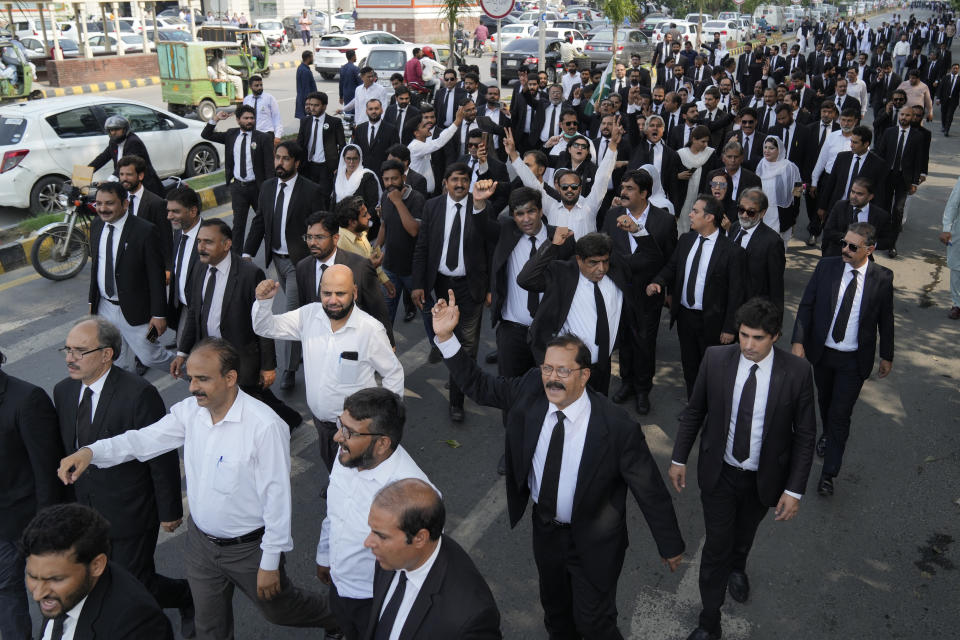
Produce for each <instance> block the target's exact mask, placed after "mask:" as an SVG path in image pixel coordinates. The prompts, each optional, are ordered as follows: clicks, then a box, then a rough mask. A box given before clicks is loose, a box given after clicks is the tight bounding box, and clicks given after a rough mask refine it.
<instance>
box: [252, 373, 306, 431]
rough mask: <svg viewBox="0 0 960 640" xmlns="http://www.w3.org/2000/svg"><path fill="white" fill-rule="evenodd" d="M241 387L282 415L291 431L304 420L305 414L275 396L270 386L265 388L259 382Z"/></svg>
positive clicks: (281, 417)
mask: <svg viewBox="0 0 960 640" xmlns="http://www.w3.org/2000/svg"><path fill="white" fill-rule="evenodd" d="M240 389H241V390H242V391H243V392H244V393H246V394H247V395H250V396H253V397H254V398H256V399H257V400H259V401H260V402H262V403H263V404H265V405H267V406H268V407H270V408H271V409H273V411H274V412H275V413H276V414H277V415H278V416H280V419H281V420H283V421H284V422H286V423H287V426H288V427H290V430H291V431H293V430H294V429H295V428H297V427H298V426H300V423H301V422H303V416H301V415H300V412H298V411H297V410H296V409H294V408H292V407H290V406H289V405H288V404H287V403H285V402H284V401H283V400H281V399H280V398H278V397H277V396H275V395H274V393H273V391H271V390H270V389H269V388H267V389H263V388H261V387H260V385H259V384H242V385H240Z"/></svg>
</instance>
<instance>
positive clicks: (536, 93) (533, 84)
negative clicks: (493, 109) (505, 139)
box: [510, 77, 544, 154]
mask: <svg viewBox="0 0 960 640" xmlns="http://www.w3.org/2000/svg"><path fill="white" fill-rule="evenodd" d="M543 110H544V104H543V102H542V101H541V100H540V85H539V83H538V82H537V80H536V78H533V77H530V78H528V79H527V86H526V88H525V89H524V90H523V91H522V92H521V93H519V94H517V96H516V99H515V101H514V102H512V103H511V104H510V120H511V122H512V123H513V139H514V141H515V142H516V145H517V150H518V151H519V152H520V153H521V154H523V153H526V152H527V151H529V150H530V149H540V148H541V147H542V145H541V143H540V129H538V128H537V126H536V124H537V123H538V122H539V123H540V124H541V127H542V125H543Z"/></svg>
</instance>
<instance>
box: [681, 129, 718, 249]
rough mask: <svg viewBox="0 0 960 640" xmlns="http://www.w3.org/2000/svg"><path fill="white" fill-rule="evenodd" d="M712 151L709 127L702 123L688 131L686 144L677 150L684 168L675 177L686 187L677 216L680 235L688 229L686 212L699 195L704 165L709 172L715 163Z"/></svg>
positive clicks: (691, 208)
mask: <svg viewBox="0 0 960 640" xmlns="http://www.w3.org/2000/svg"><path fill="white" fill-rule="evenodd" d="M684 126H686V125H684ZM714 151H715V149H714V148H713V147H711V146H710V129H708V128H707V127H706V126H705V125H702V124H701V125H697V126H696V127H694V128H693V131H691V132H690V140H689V142H687V146H685V147H681V148H680V149H679V150H678V151H677V155H679V156H680V162H681V163H682V164H683V167H684V170H683V171H681V172H680V173H678V174H677V179H678V180H680V185H681V187H684V188H685V189H686V191H684V193H685V194H686V195H685V197H684V199H683V206H681V207H680V212H679V216H678V217H677V231H678V232H679V233H680V234H681V235H683V234H684V233H686V232H687V231H690V218H689V216H688V214H689V213H690V212H691V211H692V210H693V203H695V202H696V201H697V196H698V195H700V194H699V191H700V179H701V177H702V176H703V171H704V167H706V170H707V172H709V171H710V169H711V168H712V167H713V165H714V164H715V163H711V162H710V160H711V159H714V160H716V158H715V157H714Z"/></svg>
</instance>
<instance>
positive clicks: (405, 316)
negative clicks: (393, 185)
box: [327, 309, 417, 638]
mask: <svg viewBox="0 0 960 640" xmlns="http://www.w3.org/2000/svg"><path fill="white" fill-rule="evenodd" d="M416 317H417V312H416V311H415V310H414V309H411V310H410V311H407V312H406V313H405V314H403V321H404V322H413V319H414V318H416ZM327 637H328V638H329V637H330V636H327Z"/></svg>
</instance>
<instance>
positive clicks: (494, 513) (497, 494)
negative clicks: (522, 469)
mask: <svg viewBox="0 0 960 640" xmlns="http://www.w3.org/2000/svg"><path fill="white" fill-rule="evenodd" d="M506 509H507V489H506V479H505V478H504V477H502V476H500V477H498V478H497V480H496V481H495V482H494V483H493V484H492V485H490V488H489V489H488V490H487V493H486V495H484V496H483V497H482V498H480V500H479V501H478V502H477V504H476V505H475V506H474V507H473V509H471V510H470V513H468V514H467V517H465V518H464V519H463V520H461V521H460V524H458V525H457V527H456V529H454V530H453V534H452V535H453V539H454V540H456V541H457V542H459V543H460V546H461V547H463V548H464V550H465V551H470V549H472V548H473V545H475V544H477V542H479V540H480V538H482V537H483V534H484V533H486V531H487V529H489V528H490V525H491V524H493V521H494V520H496V519H497V518H498V517H500V514H501V513H503V512H504V511H506Z"/></svg>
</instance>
